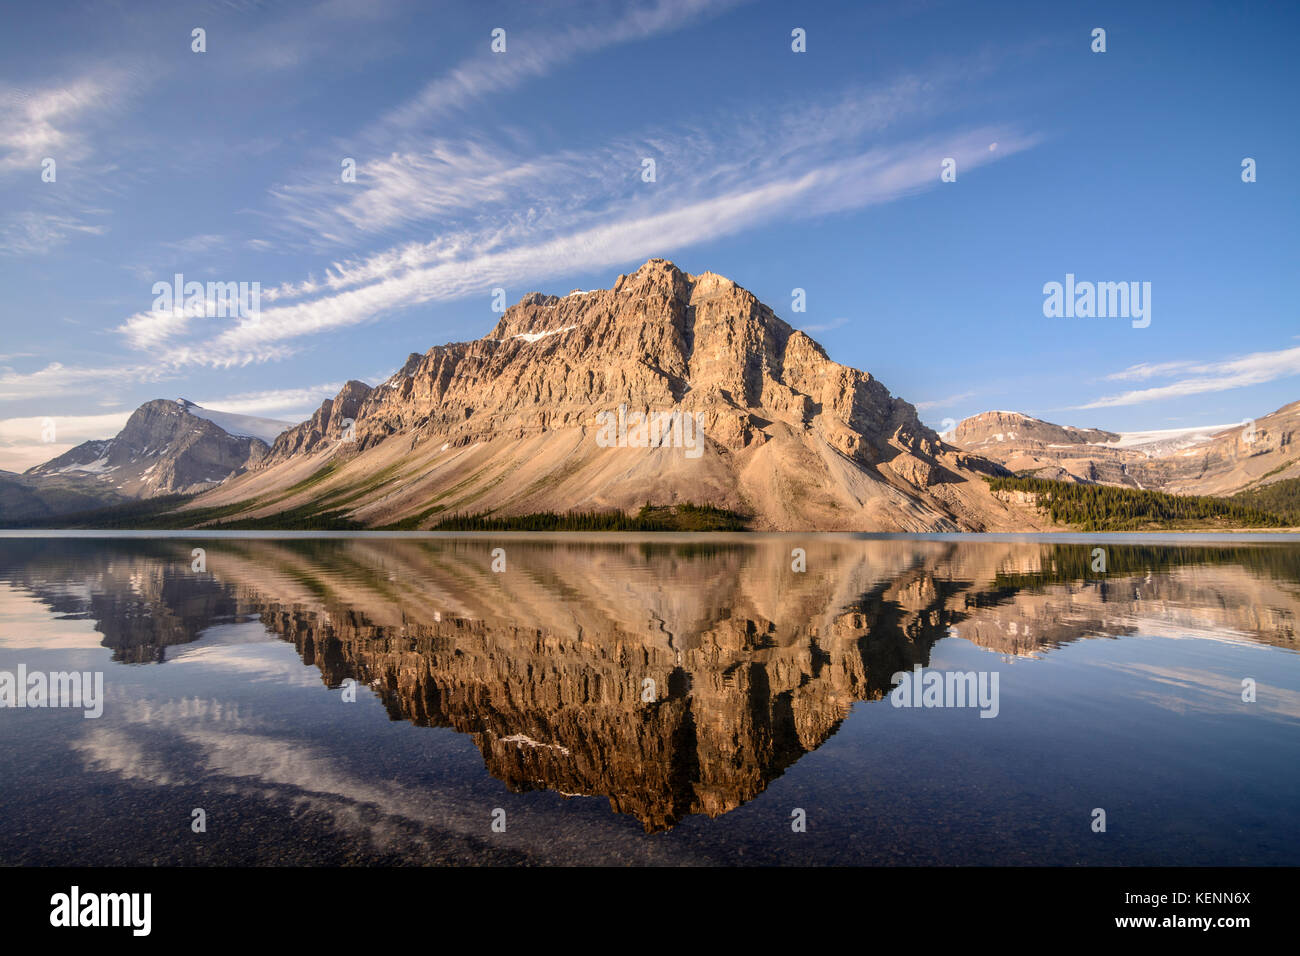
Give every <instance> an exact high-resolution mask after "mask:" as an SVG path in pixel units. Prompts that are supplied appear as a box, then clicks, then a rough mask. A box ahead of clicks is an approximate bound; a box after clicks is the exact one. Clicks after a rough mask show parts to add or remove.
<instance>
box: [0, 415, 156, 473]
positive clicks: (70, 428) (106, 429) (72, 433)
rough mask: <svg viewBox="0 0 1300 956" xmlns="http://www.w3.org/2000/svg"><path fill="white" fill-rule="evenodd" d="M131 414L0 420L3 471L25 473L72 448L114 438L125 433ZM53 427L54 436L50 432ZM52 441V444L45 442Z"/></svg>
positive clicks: (0, 465) (0, 459) (0, 455)
mask: <svg viewBox="0 0 1300 956" xmlns="http://www.w3.org/2000/svg"><path fill="white" fill-rule="evenodd" d="M130 414H131V413H130V412H127V411H121V412H111V413H107V414H103V415H53V416H44V415H41V416H27V417H22V418H2V419H0V468H3V469H5V470H7V471H26V470H27V469H28V468H30V467H32V466H33V465H39V464H40V463H41V462H44V461H49V460H50V459H51V458H55V457H57V456H59V455H61V454H63V453H64V452H65V451H67V450H68V449H69V448H72V447H74V446H75V445H79V444H81V443H82V442H84V441H89V440H91V439H95V438H111V437H112V436H113V435H116V434H117V433H118V432H119V431H121V430H122V426H123V425H125V424H126V420H127V418H129V417H130ZM51 424H52V425H53V426H54V431H53V434H52V435H51V434H49V433H48V432H47V430H46V429H47V427H48V426H49V425H51ZM47 438H52V439H53V441H46V439H47Z"/></svg>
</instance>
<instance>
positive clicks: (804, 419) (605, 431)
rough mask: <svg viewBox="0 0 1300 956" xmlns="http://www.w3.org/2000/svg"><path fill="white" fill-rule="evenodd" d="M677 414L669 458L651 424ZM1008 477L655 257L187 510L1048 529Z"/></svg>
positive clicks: (512, 323) (376, 393)
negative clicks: (712, 518)
mask: <svg viewBox="0 0 1300 956" xmlns="http://www.w3.org/2000/svg"><path fill="white" fill-rule="evenodd" d="M622 406H625V409H623V410H622V411H621V412H620V408H621V407H622ZM674 410H676V411H677V412H678V413H679V417H678V418H677V419H676V420H675V421H676V425H673V426H671V427H669V428H668V429H667V431H666V434H667V441H666V445H667V446H665V444H664V443H659V444H658V446H657V447H652V446H654V445H655V444H656V443H655V442H654V441H653V440H651V441H648V442H647V441H645V439H646V437H647V436H646V429H645V428H643V427H637V425H636V424H634V423H636V422H637V418H636V416H637V415H639V414H657V415H665V416H666V415H671V414H672V413H673V411H674ZM686 414H689V415H690V416H692V418H691V419H690V420H686V419H685V417H684V416H685V415H686ZM615 422H621V424H619V425H617V426H616V425H615ZM694 422H698V424H699V429H700V432H701V435H700V437H699V440H698V443H696V442H695V441H693V439H694V437H695V436H694V432H693V429H692V428H691V427H690V426H691V425H692V423H694ZM655 434H656V435H658V434H659V431H658V429H656V432H655ZM610 446H613V447H610ZM1001 473H1003V469H1002V468H1001V467H1000V466H999V465H997V464H995V463H993V462H990V461H988V460H987V459H984V458H981V457H979V456H976V455H970V454H965V453H963V452H961V451H959V450H958V449H956V448H954V447H953V446H951V445H948V444H946V443H945V442H943V441H941V440H940V439H939V437H938V436H937V435H936V434H935V433H934V432H933V431H931V430H930V429H929V428H927V427H926V426H924V425H923V424H921V422H920V421H919V420H918V418H917V416H916V410H915V409H914V408H913V407H912V405H910V404H909V403H907V402H905V401H903V400H901V399H899V398H895V397H893V396H892V395H890V393H889V391H888V390H887V389H886V388H885V387H884V386H883V385H882V384H881V383H880V382H878V381H876V380H875V379H874V378H872V376H871V375H870V374H868V373H866V372H861V371H858V370H856V369H853V368H849V367H847V366H844V365H840V364H838V363H836V362H833V361H832V360H831V359H830V358H829V357H828V356H827V354H826V352H825V350H823V349H822V347H821V346H820V345H818V344H817V343H816V342H814V341H813V340H812V339H811V338H809V337H808V336H807V335H805V334H804V333H802V332H798V331H796V330H795V329H794V328H792V327H791V326H790V325H788V324H787V323H786V322H784V321H782V320H781V319H780V318H778V317H777V316H776V315H775V314H774V313H773V312H772V310H771V309H770V308H768V307H767V306H765V305H764V304H763V303H761V302H759V301H758V300H757V299H756V298H755V297H754V296H753V295H752V294H751V293H749V292H748V291H746V290H745V289H743V288H741V287H740V286H738V285H737V284H736V283H734V282H732V281H731V280H730V279H727V278H724V277H723V276H720V275H716V274H714V273H708V272H706V273H703V274H701V275H690V274H688V273H685V272H682V271H681V270H680V269H678V268H677V267H676V266H674V265H673V264H672V263H671V262H668V261H666V260H664V259H651V260H650V261H649V262H647V263H646V264H645V265H643V266H642V267H641V268H640V269H638V270H637V271H636V272H634V273H632V274H631V275H621V276H619V277H618V278H617V280H616V281H615V282H614V284H613V286H612V287H611V288H609V289H599V290H594V291H588V292H580V291H575V292H572V293H570V294H569V295H567V296H563V297H559V296H554V295H543V294H541V293H538V292H534V293H530V294H528V295H526V296H524V297H523V299H521V300H520V301H519V302H518V303H517V304H515V305H513V306H511V307H510V308H509V309H507V310H506V311H505V313H504V314H503V315H502V316H501V319H500V321H499V322H498V323H497V325H496V327H495V328H494V329H493V330H492V331H491V332H490V333H489V334H488V335H486V336H484V337H483V338H480V339H477V340H475V341H472V342H458V343H453V344H449V345H442V346H435V347H434V348H431V349H430V350H429V351H428V352H426V353H425V354H424V355H418V354H412V355H411V356H410V357H409V358H408V359H407V361H406V362H405V364H404V365H403V366H402V368H401V369H400V370H399V371H398V372H397V373H395V374H394V375H393V376H392V377H390V378H389V379H388V380H387V381H385V382H383V383H381V384H380V385H378V386H376V387H375V388H373V389H372V388H370V387H369V386H367V385H365V384H364V383H361V382H349V383H348V384H347V385H346V386H345V387H344V388H343V390H342V391H341V392H340V393H339V395H338V396H337V397H336V398H334V399H332V400H330V401H327V402H325V403H324V404H323V405H322V406H321V408H320V410H319V411H318V412H317V413H316V414H315V415H314V416H313V417H312V419H311V420H309V421H307V422H304V423H302V424H300V425H298V426H296V427H295V428H292V429H289V430H288V431H286V432H285V433H284V434H282V435H280V436H279V437H278V438H277V439H276V441H275V443H274V445H273V447H272V448H271V451H270V452H269V453H268V454H267V455H266V457H265V458H264V459H262V460H261V461H259V462H257V463H256V465H255V466H254V467H252V468H250V469H249V471H248V472H247V473H245V474H242V475H239V476H237V477H235V478H234V479H232V480H230V481H227V482H224V483H223V484H222V485H221V486H220V487H218V488H216V489H214V490H213V491H211V492H208V493H207V494H204V495H202V496H201V497H199V498H198V499H196V500H195V501H193V502H192V503H190V504H189V505H187V507H193V508H217V507H219V508H221V509H222V512H223V516H226V517H231V516H233V517H236V518H244V519H248V518H268V517H270V516H274V515H282V514H285V513H287V512H292V513H293V514H294V515H296V516H301V515H304V514H326V513H332V514H337V515H340V516H344V517H346V518H347V519H349V520H351V521H356V522H359V523H360V524H362V525H365V526H369V527H379V526H387V525H393V524H399V525H401V526H403V527H426V528H427V527H431V526H432V525H434V524H436V523H437V522H438V521H439V520H441V519H442V518H444V517H447V516H449V515H455V514H466V513H471V512H476V513H481V512H491V513H492V514H494V515H496V516H512V515H524V514H531V513H537V512H542V511H556V512H572V511H610V510H619V511H624V512H628V511H632V510H634V509H637V508H639V507H640V506H641V505H643V504H645V503H647V502H650V503H652V504H655V505H672V504H680V503H684V502H690V503H694V504H707V505H712V506H715V507H719V508H725V509H728V510H732V511H736V512H740V513H743V514H746V515H749V516H751V518H752V522H751V523H752V526H753V527H755V528H757V529H771V530H799V531H822V530H825V531H868V530H869V531H937V530H947V531H956V530H972V531H978V530H1023V529H1025V528H1026V527H1030V528H1033V527H1037V525H1035V524H1034V523H1033V519H1028V518H1026V517H1025V516H1024V515H1023V514H1021V513H1020V512H1017V511H1015V510H1014V509H1013V508H1012V506H1009V505H1007V504H1005V503H1004V502H1002V501H1000V500H998V499H997V498H995V497H994V496H993V495H992V494H991V493H990V491H989V490H988V488H987V486H986V483H985V482H984V481H983V480H981V479H982V476H983V475H985V474H1001Z"/></svg>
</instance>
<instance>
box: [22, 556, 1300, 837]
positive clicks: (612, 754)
mask: <svg viewBox="0 0 1300 956" xmlns="http://www.w3.org/2000/svg"><path fill="white" fill-rule="evenodd" d="M195 547H202V548H204V549H205V552H206V554H205V559H204V560H205V563H206V568H205V570H203V571H194V570H192V562H193V561H194V558H193V557H192V549H193V548H195ZM796 547H798V548H803V549H805V550H806V553H807V558H806V561H807V571H806V572H804V573H798V572H795V571H793V570H792V557H791V551H792V549H793V548H796ZM1093 547H1094V545H1093V544H1092V543H1089V544H1071V543H1050V542H1041V541H1026V540H1009V541H987V540H986V541H978V542H969V543H967V542H954V541H946V540H933V539H886V540H881V539H853V538H849V537H823V536H808V537H806V538H798V537H796V536H771V537H765V536H737V537H699V538H686V537H682V538H680V539H676V538H669V537H661V538H658V539H653V540H652V539H649V538H647V539H634V538H630V537H618V536H606V537H578V536H568V537H563V538H550V537H547V538H528V537H511V536H501V537H495V536H494V537H492V538H488V537H478V536H466V537H453V538H436V539H421V540H412V539H395V538H378V537H376V538H368V537H361V538H348V539H285V540H279V539H276V540H249V539H200V538H194V539H189V538H179V537H178V538H164V539H145V540H91V539H58V538H50V539H24V540H15V539H10V540H5V541H0V585H3V586H5V587H7V588H8V590H7V591H5V590H3V589H0V599H3V598H5V597H8V599H10V600H13V599H14V596H15V595H25V596H27V597H28V598H34V599H35V600H36V601H38V602H39V603H40V604H42V605H44V606H45V607H46V608H48V610H49V611H50V612H53V614H54V615H57V616H58V618H60V619H63V620H75V619H86V620H89V621H92V622H93V624H94V627H95V629H96V630H97V631H98V632H99V633H100V634H102V641H101V643H102V645H103V647H105V648H108V649H110V650H111V652H112V660H113V662H115V663H114V664H112V665H109V666H108V670H107V673H106V675H105V676H106V682H107V683H108V684H109V685H110V686H111V685H112V684H113V682H114V677H115V674H114V672H115V671H117V670H118V668H119V666H122V667H125V666H126V665H143V666H147V667H162V668H167V667H170V666H172V661H174V660H176V659H178V656H181V657H183V655H184V654H185V653H186V649H187V647H188V646H191V645H193V646H195V647H197V648H206V647H208V646H209V641H210V638H209V637H208V636H207V634H206V633H205V632H212V633H215V631H212V629H214V628H216V627H217V626H218V625H229V624H239V623H248V622H260V625H261V626H262V627H264V628H265V631H266V632H268V633H269V634H271V635H274V636H275V637H278V638H279V639H280V640H282V641H285V642H288V643H289V644H291V645H292V646H293V648H294V649H295V650H296V652H297V655H298V657H299V658H300V659H301V661H302V662H303V663H304V664H306V665H310V666H311V667H314V668H316V669H317V670H318V672H319V679H320V681H321V682H322V683H323V684H325V685H328V687H330V688H340V687H342V686H344V685H345V682H347V681H348V680H355V681H356V682H358V684H359V685H361V686H362V687H363V688H369V689H370V691H371V692H373V694H374V695H376V696H377V697H378V699H379V700H380V701H381V702H382V704H383V706H384V708H386V710H387V712H388V715H389V717H390V719H391V720H394V721H406V722H409V723H411V724H414V725H416V726H419V727H446V728H451V729H453V730H454V731H456V732H458V733H459V734H463V735H467V736H468V737H469V738H470V739H471V740H472V741H473V743H474V746H475V747H476V748H477V749H478V751H479V752H480V754H481V756H482V761H483V763H484V765H485V766H486V768H487V770H488V771H489V772H490V773H491V775H492V776H493V777H495V778H497V779H498V780H500V781H503V782H504V783H505V784H506V786H507V787H508V789H509V790H510V791H512V792H515V793H523V792H526V791H532V790H551V791H556V792H558V793H561V794H564V795H567V796H571V795H585V796H593V795H595V796H601V797H605V798H608V801H609V804H610V806H611V807H612V808H613V809H614V811H616V812H617V813H619V814H627V815H630V816H631V817H634V818H635V819H636V820H637V821H639V822H640V824H641V825H642V826H643V827H644V830H645V831H646V832H661V831H668V830H671V829H672V828H674V827H675V826H676V825H678V824H679V823H680V822H681V821H683V820H684V819H686V818H688V817H690V816H692V815H697V814H698V815H704V816H706V817H710V818H716V817H719V816H722V815H724V814H728V813H729V812H731V811H733V810H736V809H737V808H738V807H741V806H742V805H744V804H746V803H748V802H750V801H753V800H755V798H756V797H758V796H759V795H760V794H762V793H763V792H764V791H765V790H766V789H767V788H768V787H769V785H771V784H772V783H773V781H774V780H776V779H777V778H779V777H781V776H782V775H783V774H784V773H786V772H787V771H788V769H789V768H791V767H792V765H794V764H796V762H798V761H800V759H801V758H803V757H804V756H805V755H807V754H810V753H811V752H813V751H815V750H817V749H818V748H820V747H822V746H823V745H824V744H825V743H826V742H827V741H828V740H829V739H831V738H832V737H833V736H834V735H835V734H836V733H837V731H838V730H839V729H840V728H841V725H842V724H843V723H844V721H845V720H846V718H848V717H849V715H850V711H851V710H852V709H853V707H854V704H856V703H858V702H861V701H880V700H881V699H882V698H883V697H885V696H886V695H888V694H889V692H890V689H891V687H892V681H891V675H894V674H895V673H896V672H898V671H909V670H911V669H912V668H913V666H914V665H922V666H929V665H930V663H931V655H932V650H933V649H934V647H935V644H936V643H937V642H939V641H941V640H943V639H944V638H949V637H953V638H960V639H963V640H964V641H967V642H969V643H970V644H971V645H974V646H975V647H978V648H982V649H984V650H986V651H991V652H994V654H993V655H984V663H982V664H981V665H980V666H981V667H983V668H984V669H992V670H996V669H998V668H999V666H1002V665H1001V664H1000V661H1001V662H1005V661H1008V660H1010V661H1015V660H1019V659H1025V658H1040V659H1041V658H1043V657H1050V655H1052V654H1053V653H1054V652H1057V649H1060V648H1062V647H1063V646H1064V645H1067V644H1070V643H1071V642H1079V641H1087V640H1088V639H1091V638H1110V639H1113V638H1124V637H1125V636H1128V635H1138V634H1141V635H1152V634H1154V635H1155V636H1161V632H1162V631H1163V632H1164V634H1165V636H1179V635H1191V636H1200V637H1207V638H1213V639H1214V640H1217V641H1223V640H1228V641H1231V642H1235V643H1239V644H1244V645H1248V646H1266V647H1270V648H1277V649H1283V650H1285V651H1292V652H1293V651H1294V650H1295V649H1296V616H1297V610H1298V609H1300V547H1296V546H1292V545H1288V544H1220V545H1199V544H1196V545H1188V546H1180V547H1169V546H1144V545H1135V544H1120V543H1111V544H1107V545H1106V552H1107V554H1106V557H1107V570H1106V571H1105V573H1096V572H1093V571H1092V570H1091V562H1092V559H1091V552H1092V548H1093ZM494 548H504V550H505V558H506V569H505V571H504V572H501V573H496V572H494V571H493V570H492V565H493V554H492V551H493V549H494ZM10 630H11V632H12V626H11V627H10ZM196 642H197V644H196ZM15 645H17V646H18V647H21V641H17V642H15V641H13V640H10V641H8V642H7V643H5V642H0V651H3V652H5V655H6V656H5V657H4V660H3V662H2V663H0V666H8V663H9V662H10V661H12V660H17V659H18V658H17V657H15V656H13V655H14V650H15ZM1272 653H1274V654H1276V651H1273V652H1272ZM995 655H996V656H995ZM1288 656H1289V655H1288ZM1256 676H1258V677H1259V678H1260V679H1261V680H1264V679H1266V678H1267V677H1268V675H1267V674H1265V673H1261V674H1258V675H1256ZM1164 679H1165V680H1167V675H1166V678H1164ZM1238 690H1239V688H1237V687H1235V686H1228V687H1227V689H1226V693H1227V695H1228V696H1229V697H1231V696H1232V695H1234V694H1236V693H1238ZM322 693H325V691H323V690H322ZM330 693H331V696H332V697H333V698H339V697H340V692H339V691H338V690H335V691H332V692H330ZM1287 693H1288V694H1289V696H1285V695H1284V696H1285V700H1288V701H1292V700H1295V699H1297V696H1296V694H1295V693H1294V691H1289V692H1287ZM359 697H360V698H361V700H362V701H364V700H365V699H366V697H367V693H366V690H364V689H362V690H360V691H359ZM112 703H113V698H112V695H111V694H110V707H111V705H112ZM881 706H884V707H888V706H889V705H888V704H887V703H886V704H883V705H881ZM1273 707H1274V710H1275V716H1278V715H1280V717H1281V719H1284V720H1288V721H1291V722H1295V721H1296V720H1297V716H1298V715H1297V713H1296V712H1295V711H1294V710H1292V709H1291V708H1292V707H1293V705H1292V704H1287V703H1284V704H1281V705H1278V704H1276V703H1275V704H1274V705H1273ZM1279 707H1280V710H1278V708H1279ZM970 716H972V717H974V714H971V715H970ZM87 723H88V724H89V723H90V722H87ZM974 723H975V724H989V725H996V724H998V723H999V721H997V720H993V721H979V720H976V721H974ZM74 729H80V728H74ZM979 729H980V731H985V730H987V731H989V732H993V731H994V728H991V727H990V728H984V727H981V728H979ZM970 732H972V733H973V732H974V731H973V730H972V731H970ZM1292 849H1294V848H1292Z"/></svg>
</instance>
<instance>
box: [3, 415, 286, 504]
mask: <svg viewBox="0 0 1300 956" xmlns="http://www.w3.org/2000/svg"><path fill="white" fill-rule="evenodd" d="M222 423H224V424H225V425H226V426H227V427H228V428H229V429H232V430H233V432H234V433H232V432H231V431H228V430H227V428H223V427H222ZM276 426H279V427H278V428H276ZM287 427H288V425H287V423H283V422H272V421H270V420H269V419H259V418H252V417H249V416H243V415H230V414H228V413H224V412H213V411H210V410H208V409H205V408H201V407H200V406H198V405H195V404H194V403H193V402H190V401H187V400H186V399H178V400H176V401H171V400H169V399H156V400H154V401H151V402H145V403H144V404H143V405H141V406H140V407H139V408H137V409H136V410H135V411H134V412H133V413H132V414H131V417H130V418H129V419H127V422H126V425H125V426H124V427H123V428H122V430H121V431H120V432H118V434H117V435H116V436H115V437H113V438H108V439H98V440H93V441H87V442H82V443H81V444H80V445H78V446H76V447H75V448H72V449H69V450H68V451H66V452H64V453H63V454H62V455H59V456H58V457H57V458H53V459H51V460H50V461H47V462H45V463H44V464H41V465H37V466H35V467H33V468H29V469H28V470H27V471H25V472H23V474H22V475H15V476H9V475H7V474H6V475H0V518H3V519H6V520H18V519H21V520H27V519H33V518H42V517H48V516H52V515H58V514H68V513H71V512H76V511H86V510H90V509H94V508H99V507H103V506H106V505H111V504H116V503H119V502H122V501H126V500H130V499H135V498H152V497H155V496H158V495H168V494H194V493H197V492H200V491H204V490H206V489H208V488H211V487H213V486H215V485H217V484H220V483H221V482H223V481H225V480H226V479H227V478H230V477H232V476H234V475H238V474H240V473H242V472H243V471H244V470H246V469H247V468H248V467H249V466H250V465H252V464H254V463H256V462H257V461H259V460H260V459H261V458H262V457H263V456H264V455H266V453H267V451H268V450H269V447H268V445H267V442H266V441H264V440H263V439H262V438H261V437H256V435H255V434H250V432H252V433H256V432H261V433H262V434H266V433H268V432H271V430H272V429H275V430H276V431H279V430H283V429H284V428H287Z"/></svg>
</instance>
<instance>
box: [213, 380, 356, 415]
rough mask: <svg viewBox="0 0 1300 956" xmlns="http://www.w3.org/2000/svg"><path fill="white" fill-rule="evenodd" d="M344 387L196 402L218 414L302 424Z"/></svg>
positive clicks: (325, 386)
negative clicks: (267, 418) (259, 416)
mask: <svg viewBox="0 0 1300 956" xmlns="http://www.w3.org/2000/svg"><path fill="white" fill-rule="evenodd" d="M342 387H343V383H342V382H325V383H322V384H320V385H307V386H304V387H302V388H280V389H269V390H266V391H260V392H241V393H239V394H237V395H228V396H226V397H224V398H210V399H195V402H197V404H199V405H202V406H203V407H204V408H210V409H212V410H213V411H215V412H232V413H234V414H238V415H261V416H265V417H269V418H278V419H282V420H284V421H292V422H299V421H302V420H303V419H306V418H308V417H310V416H311V414H312V412H314V411H315V410H316V409H317V408H318V407H319V406H320V403H321V402H323V401H324V400H325V399H327V398H333V397H334V396H335V395H337V394H338V393H339V389H341V388H342Z"/></svg>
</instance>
